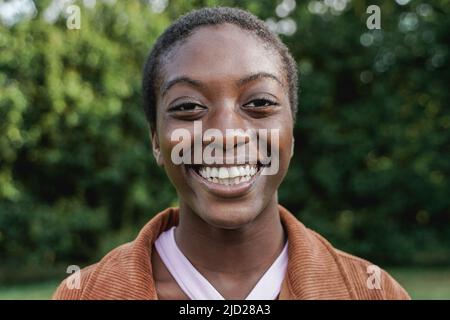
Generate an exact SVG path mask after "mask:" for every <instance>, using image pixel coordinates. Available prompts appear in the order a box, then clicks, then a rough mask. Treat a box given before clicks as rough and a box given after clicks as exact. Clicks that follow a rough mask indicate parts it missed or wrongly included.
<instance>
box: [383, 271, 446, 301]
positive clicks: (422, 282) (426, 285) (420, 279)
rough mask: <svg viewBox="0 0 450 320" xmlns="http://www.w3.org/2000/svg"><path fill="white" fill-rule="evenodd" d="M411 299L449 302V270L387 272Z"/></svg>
mask: <svg viewBox="0 0 450 320" xmlns="http://www.w3.org/2000/svg"><path fill="white" fill-rule="evenodd" d="M387 271H388V272H389V273H390V274H391V275H392V276H393V277H394V278H395V279H396V280H397V281H398V282H399V283H400V284H401V285H402V286H403V288H405V290H406V291H408V293H409V295H410V296H411V298H413V299H445V300H450V269H406V268H394V269H388V270H387Z"/></svg>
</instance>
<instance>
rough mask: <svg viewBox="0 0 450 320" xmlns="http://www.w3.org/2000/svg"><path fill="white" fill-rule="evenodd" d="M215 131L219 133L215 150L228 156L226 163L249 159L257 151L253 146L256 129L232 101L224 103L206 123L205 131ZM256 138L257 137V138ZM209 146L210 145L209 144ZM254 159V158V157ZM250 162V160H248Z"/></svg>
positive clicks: (214, 144) (214, 143) (215, 140)
mask: <svg viewBox="0 0 450 320" xmlns="http://www.w3.org/2000/svg"><path fill="white" fill-rule="evenodd" d="M207 129H214V130H217V131H216V132H217V133H219V132H220V135H219V137H216V138H215V139H214V141H213V142H211V143H212V144H213V146H214V147H215V148H221V149H222V150H223V155H226V162H228V161H232V159H231V158H233V161H238V162H239V161H240V160H242V161H243V159H245V158H248V157H249V154H250V155H251V154H253V153H254V152H255V151H256V150H253V149H256V148H255V147H256V146H252V145H253V143H252V142H256V141H255V140H256V139H253V135H254V128H251V127H250V126H249V124H248V122H247V121H246V120H245V118H244V117H243V115H242V114H241V113H240V112H239V108H238V107H237V106H236V105H235V103H234V102H233V101H231V100H229V101H224V102H222V103H221V105H220V106H219V107H217V108H216V110H215V112H213V114H211V116H210V117H208V119H207V121H206V123H204V130H207ZM255 138H256V136H255ZM208 144H209V143H208ZM252 158H253V157H252ZM247 160H248V159H247Z"/></svg>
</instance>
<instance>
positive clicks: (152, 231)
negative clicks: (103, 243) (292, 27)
mask: <svg viewBox="0 0 450 320" xmlns="http://www.w3.org/2000/svg"><path fill="white" fill-rule="evenodd" d="M295 65H296V64H295V61H294V60H293V59H292V57H291V55H290V53H289V51H288V49H287V48H286V46H285V45H284V44H283V43H282V42H281V41H280V39H279V38H278V37H277V36H276V35H275V34H273V33H271V32H270V31H269V29H268V28H267V26H266V25H265V24H264V23H263V22H262V21H260V20H259V19H258V18H256V17H255V16H253V15H251V14H250V13H248V12H246V11H243V10H240V9H234V8H205V9H201V10H197V11H193V12H190V13H188V14H187V15H185V16H183V17H181V18H180V19H178V20H177V21H175V22H174V23H173V24H172V25H171V26H170V27H169V28H168V29H167V30H166V31H165V32H164V33H163V34H162V35H161V36H160V38H159V39H158V41H157V42H156V44H155V45H154V47H153V49H152V52H151V53H150V55H149V58H148V60H147V63H146V65H145V68H144V77H143V87H144V98H145V99H144V107H145V113H146V116H147V119H148V121H149V124H150V130H151V137H152V146H153V154H154V156H155V159H156V161H157V163H158V164H159V165H160V166H161V167H162V168H164V170H165V172H166V174H167V176H168V178H169V179H170V181H171V182H172V184H173V186H174V187H175V189H176V191H177V194H178V197H179V203H180V206H179V208H168V209H166V210H164V211H163V212H161V213H159V214H158V215H157V216H156V217H155V218H153V219H152V220H151V221H149V222H148V224H147V225H146V226H145V227H144V228H143V229H142V231H141V232H140V233H139V235H138V236H137V238H136V239H135V240H134V241H133V242H131V243H128V244H125V245H123V246H121V247H119V248H117V249H115V250H113V251H112V252H110V253H109V254H108V255H107V256H105V257H104V258H103V259H102V260H101V261H100V262H99V263H97V264H94V265H92V266H89V267H87V268H85V269H83V270H82V271H81V275H80V277H81V279H80V280H81V282H80V287H79V288H73V286H72V288H73V289H69V287H71V286H69V283H68V282H67V280H66V281H64V282H63V283H62V284H61V285H60V286H59V288H58V290H57V291H56V292H55V294H54V298H55V299H408V298H409V296H408V294H407V293H406V292H405V291H404V290H403V288H401V286H400V285H399V284H398V283H397V282H396V281H395V280H393V279H392V278H391V277H390V276H389V275H388V274H387V273H386V272H384V271H383V270H381V269H379V268H376V267H374V266H373V265H371V263H369V262H367V261H365V260H363V259H360V258H357V257H354V256H351V255H349V254H346V253H343V252H341V251H339V250H337V249H335V248H333V247H332V246H331V245H330V244H329V243H328V242H327V241H326V240H325V239H323V238H322V237H321V236H320V235H318V234H317V233H315V232H313V231H312V230H309V229H308V228H306V227H305V226H304V225H303V224H302V223H301V222H299V221H298V220H297V219H296V218H295V217H294V216H293V215H292V214H291V213H289V212H288V211H287V210H286V209H285V208H283V207H282V206H281V205H280V204H279V203H278V194H277V190H278V187H279V186H280V184H281V182H282V181H283V178H284V177H285V175H286V173H287V171H288V167H289V162H290V160H291V157H292V153H293V142H294V138H293V124H294V121H295V114H296V110H297V73H296V67H295ZM198 121H199V122H200V123H201V125H202V126H201V130H200V134H201V135H202V138H200V140H199V139H198V136H199V132H195V129H196V125H195V123H196V122H198ZM177 130H183V131H184V132H188V133H190V134H189V140H188V141H187V142H188V145H187V149H185V150H183V155H186V154H184V153H187V152H188V150H190V149H194V148H195V143H196V142H197V143H198V142H199V141H200V142H199V143H200V150H201V151H202V150H204V149H206V148H207V146H208V142H210V141H207V140H208V139H204V132H203V131H207V130H215V132H218V133H220V135H217V136H215V137H214V139H212V140H213V141H214V143H215V144H219V145H220V146H221V148H215V149H214V150H212V151H211V156H213V157H214V158H215V161H213V162H206V161H204V159H203V158H202V157H200V158H197V159H196V157H195V151H194V153H192V152H191V153H189V156H185V157H182V159H184V160H183V161H173V157H172V155H173V150H174V148H176V147H177V144H178V142H179V141H177V140H176V139H175V140H174V139H173V138H172V137H173V133H174V132H176V131H177ZM248 130H251V131H253V132H255V135H256V137H257V138H258V139H262V140H264V145H265V148H266V150H271V152H270V153H271V156H272V159H273V155H274V154H275V153H276V154H277V160H278V166H277V170H276V171H275V172H273V174H270V175H264V174H261V171H262V170H261V169H262V167H263V164H264V163H266V164H267V161H266V160H265V158H267V157H266V155H264V152H262V151H263V149H264V148H259V147H258V148H256V149H252V148H255V144H251V143H250V140H249V139H247V138H248V137H244V139H240V138H242V136H241V137H240V134H237V133H236V132H246V131H248ZM270 130H275V132H277V134H276V135H275V134H270V135H268V136H266V137H262V134H261V132H267V131H270ZM210 140H211V139H210ZM185 143H186V141H185ZM244 146H245V147H248V148H249V149H250V150H252V151H253V152H254V154H255V155H256V156H255V159H256V162H253V163H252V162H251V161H250V159H247V158H245V157H244V160H242V157H239V156H238V153H239V149H240V148H241V147H244ZM197 147H198V146H197ZM229 150H232V151H233V152H232V153H227V152H226V151H229ZM220 151H223V152H220ZM224 153H226V154H227V159H225V158H224V159H221V158H222V157H223V156H224ZM230 154H231V156H230ZM192 157H193V159H192ZM199 161H200V162H199ZM265 161H266V162H265ZM192 164H195V165H192ZM367 272H370V274H368V273H367Z"/></svg>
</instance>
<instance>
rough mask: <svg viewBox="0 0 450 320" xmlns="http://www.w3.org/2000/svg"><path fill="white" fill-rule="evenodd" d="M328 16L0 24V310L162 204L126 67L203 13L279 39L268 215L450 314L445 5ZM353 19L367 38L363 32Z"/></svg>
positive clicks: (302, 13) (260, 6)
mask: <svg viewBox="0 0 450 320" xmlns="http://www.w3.org/2000/svg"><path fill="white" fill-rule="evenodd" d="M88 2H89V1H88ZM338 2H339V1H338ZM342 2H343V3H346V5H345V8H344V9H343V10H341V9H342V8H341V7H339V6H338V4H337V2H336V1H329V0H327V1H300V0H298V1H297V4H296V6H295V8H293V9H292V10H290V11H289V10H288V11H289V12H287V13H286V12H283V10H281V9H280V7H279V6H280V5H281V6H282V1H256V0H253V1H250V0H248V1H212V0H211V1H207V0H203V1H181V0H170V1H168V3H167V6H166V7H165V8H163V9H164V10H162V11H161V10H157V9H158V8H157V6H156V5H155V3H156V4H158V3H164V1H162V2H161V1H159V2H158V1H156V0H152V1H100V0H98V1H96V4H95V6H94V7H89V6H85V5H84V3H87V2H83V1H74V4H77V5H79V6H80V8H81V29H80V30H69V29H68V28H67V26H66V18H65V16H64V12H62V13H61V14H60V15H59V18H58V19H56V20H55V21H48V20H49V19H48V18H47V19H46V18H45V17H46V15H45V13H46V10H48V8H49V7H50V6H51V5H52V1H50V0H49V1H35V6H36V13H35V15H34V16H33V17H30V18H23V19H20V21H18V22H16V23H15V24H12V25H8V24H7V23H1V21H0V299H1V298H9V299H15V298H20V297H24V298H36V297H37V298H39V297H40V298H47V297H48V296H49V294H50V293H51V292H52V291H53V289H54V287H55V285H56V284H57V282H58V281H59V280H61V279H62V278H64V277H65V276H67V274H66V273H65V270H66V267H67V266H68V265H71V264H76V265H80V266H82V267H83V266H86V265H88V264H90V263H92V262H94V261H96V260H98V259H99V258H101V257H102V256H103V255H104V254H105V253H106V252H108V251H109V250H111V249H112V248H114V247H115V246H117V245H119V244H122V243H124V242H126V241H130V240H132V239H133V238H134V237H135V236H136V234H137V232H138V230H139V229H140V228H141V227H142V226H143V224H145V222H146V221H148V220H149V219H151V218H152V217H153V216H154V214H156V213H157V212H159V211H161V210H162V209H164V208H166V207H167V206H174V205H176V204H177V199H176V194H175V191H174V189H173V187H172V186H171V185H170V183H169V181H168V179H167V178H166V176H165V174H164V172H163V171H162V170H161V169H160V168H158V167H157V166H156V163H155V161H154V159H153V157H152V153H151V145H150V141H149V137H148V128H147V124H146V122H145V118H144V113H143V110H142V103H141V101H142V98H141V83H140V81H141V76H142V65H143V63H144V60H145V57H146V55H147V54H148V52H149V50H150V49H151V46H152V44H153V43H154V41H155V39H156V38H157V36H158V35H159V34H161V33H162V31H163V30H164V29H165V28H166V27H167V26H168V25H170V23H171V21H173V20H174V19H176V18H177V17H178V16H179V15H181V14H184V13H186V12H188V11H189V10H191V9H193V8H200V7H203V6H214V5H225V6H238V7H242V8H245V9H247V10H249V11H251V12H252V13H254V14H255V15H257V16H258V17H260V18H261V19H263V20H265V21H269V22H270V23H271V24H272V25H275V24H276V23H278V26H281V27H280V28H281V29H279V31H280V32H282V31H283V29H282V26H283V25H289V24H290V25H292V24H293V23H294V24H295V25H296V31H295V32H294V33H292V32H291V33H289V34H280V36H281V38H282V40H283V41H284V42H285V43H286V44H287V45H288V47H289V48H290V50H291V52H292V54H293V55H294V57H295V59H296V61H297V64H298V69H299V72H300V79H299V88H300V90H299V112H298V116H297V119H298V120H297V123H296V127H295V155H294V158H293V160H292V163H291V167H290V170H289V173H288V175H287V177H286V179H285V181H284V182H283V184H282V186H281V189H280V192H279V195H280V203H281V204H282V205H284V206H285V207H287V208H288V209H289V210H291V211H292V212H293V213H294V214H296V216H297V217H298V218H299V219H300V220H301V221H302V222H303V223H305V224H306V225H307V226H308V227H310V228H312V229H314V230H316V231H318V232H319V233H321V234H322V235H323V236H325V237H326V238H327V239H328V240H329V241H330V242H331V243H332V244H333V245H334V246H336V247H338V248H340V249H342V250H344V251H347V252H350V253H352V254H355V255H358V256H361V257H363V258H365V259H368V260H370V261H372V262H374V263H376V264H378V265H380V266H381V267H383V268H386V269H388V270H391V269H390V268H392V272H393V275H394V276H396V278H397V279H398V280H399V281H400V282H401V283H402V284H403V285H404V286H405V287H406V289H408V290H409V291H410V293H411V294H412V295H413V297H417V298H450V280H449V279H450V272H449V270H450V175H449V173H450V161H449V159H450V157H449V156H450V130H449V129H450V109H449V106H448V102H449V82H450V73H449V71H450V70H449V47H448V40H449V39H450V37H449V35H450V19H449V16H450V2H449V1H447V0H428V1H414V0H413V1H405V0H398V1H393V0H386V1H363V0H359V1H358V0H353V1H345V0H341V3H342ZM1 3H2V1H0V5H1ZM152 3H153V6H152V5H151V4H152ZM371 4H378V5H379V6H380V8H381V29H380V30H369V29H368V28H367V26H366V20H367V18H368V17H369V14H367V13H366V8H367V7H368V6H369V5H371ZM402 4H403V5H402ZM277 6H278V9H277ZM0 8H1V6H0ZM291 31H292V30H291ZM33 290H34V291H33ZM34 293H36V294H34Z"/></svg>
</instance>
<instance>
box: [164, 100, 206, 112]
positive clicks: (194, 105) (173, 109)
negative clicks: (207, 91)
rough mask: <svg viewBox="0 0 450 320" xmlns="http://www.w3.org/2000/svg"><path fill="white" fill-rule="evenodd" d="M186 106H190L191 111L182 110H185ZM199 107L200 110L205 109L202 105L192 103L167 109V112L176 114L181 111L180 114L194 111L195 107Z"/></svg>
mask: <svg viewBox="0 0 450 320" xmlns="http://www.w3.org/2000/svg"><path fill="white" fill-rule="evenodd" d="M188 106H192V107H193V108H192V109H189V110H182V108H186V107H188ZM196 106H199V107H200V108H201V109H206V108H205V107H203V106H202V105H200V104H198V103H193V102H187V103H180V104H179V105H176V106H173V107H171V108H170V109H169V111H172V112H176V111H181V112H186V111H188V112H189V111H194V109H195V107H196Z"/></svg>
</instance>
